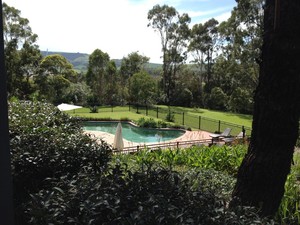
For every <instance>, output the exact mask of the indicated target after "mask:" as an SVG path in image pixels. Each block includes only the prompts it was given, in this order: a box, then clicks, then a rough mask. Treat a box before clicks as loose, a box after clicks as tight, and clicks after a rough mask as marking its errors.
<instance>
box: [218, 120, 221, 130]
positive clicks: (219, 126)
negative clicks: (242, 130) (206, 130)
mask: <svg viewBox="0 0 300 225" xmlns="http://www.w3.org/2000/svg"><path fill="white" fill-rule="evenodd" d="M218 132H219V133H220V132H221V120H219V128H218Z"/></svg>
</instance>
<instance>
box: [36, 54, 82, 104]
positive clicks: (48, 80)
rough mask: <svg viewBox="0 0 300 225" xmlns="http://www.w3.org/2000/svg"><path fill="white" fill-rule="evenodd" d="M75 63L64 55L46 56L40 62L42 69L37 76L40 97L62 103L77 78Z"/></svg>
mask: <svg viewBox="0 0 300 225" xmlns="http://www.w3.org/2000/svg"><path fill="white" fill-rule="evenodd" d="M76 76H77V74H76V72H75V70H74V68H73V65H72V64H71V63H70V62H68V60H67V59H66V58H65V57H63V56H62V55H58V54H55V55H49V56H46V57H45V58H44V59H43V60H42V61H41V63H40V71H39V74H38V75H37V76H35V82H36V84H37V85H38V89H39V94H40V98H46V99H47V100H49V101H50V102H52V103H56V104H57V103H61V102H62V100H63V96H64V94H65V90H66V89H67V88H68V87H69V86H70V84H71V83H72V81H75V80H76Z"/></svg>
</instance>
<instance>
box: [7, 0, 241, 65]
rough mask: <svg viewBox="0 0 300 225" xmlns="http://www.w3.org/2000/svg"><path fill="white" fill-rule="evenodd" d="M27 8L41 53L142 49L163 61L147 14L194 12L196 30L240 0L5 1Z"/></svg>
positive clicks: (120, 53)
mask: <svg viewBox="0 0 300 225" xmlns="http://www.w3.org/2000/svg"><path fill="white" fill-rule="evenodd" d="M3 2H5V3H7V4H8V5H9V6H13V7H15V8H17V9H19V10H21V16H22V17H25V18H27V19H29V22H30V26H31V28H32V30H33V32H34V33H36V34H37V35H38V36H39V38H38V42H37V44H38V45H39V46H40V49H41V50H48V51H65V52H81V53H88V54H91V53H92V52H93V51H94V50H95V49H97V48H98V49H100V50H102V51H103V52H107V53H108V54H109V55H110V58H111V59H121V58H122V57H124V56H127V55H128V54H129V53H131V52H134V51H139V53H140V54H142V55H145V56H147V57H150V62H155V63H161V61H162V60H161V46H160V38H159V35H158V34H157V33H156V32H154V30H153V29H152V28H149V27H147V24H148V20H147V13H148V11H149V10H150V9H152V7H153V6H154V5H156V4H159V5H163V4H166V5H169V6H173V7H175V8H176V10H177V11H178V12H179V13H181V14H182V13H188V14H189V16H190V17H191V19H192V21H191V26H192V25H193V24H196V23H204V22H205V21H207V20H209V19H211V18H215V19H217V20H218V21H224V20H226V19H227V18H228V17H229V16H230V12H231V10H232V9H233V7H234V6H236V2H235V0H85V1H83V0H26V1H25V0H4V1H3Z"/></svg>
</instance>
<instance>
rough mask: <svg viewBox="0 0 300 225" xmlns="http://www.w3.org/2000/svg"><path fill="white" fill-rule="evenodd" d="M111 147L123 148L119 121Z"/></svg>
mask: <svg viewBox="0 0 300 225" xmlns="http://www.w3.org/2000/svg"><path fill="white" fill-rule="evenodd" d="M113 148H114V149H117V150H119V151H120V150H122V149H123V148H124V142H123V137H122V125H121V123H118V126H117V130H116V134H115V138H114V144H113Z"/></svg>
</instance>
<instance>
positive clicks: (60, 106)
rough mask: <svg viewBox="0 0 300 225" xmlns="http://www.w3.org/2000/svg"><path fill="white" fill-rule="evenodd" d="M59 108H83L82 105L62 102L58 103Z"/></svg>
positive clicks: (62, 109)
mask: <svg viewBox="0 0 300 225" xmlns="http://www.w3.org/2000/svg"><path fill="white" fill-rule="evenodd" d="M57 108H58V109H59V110H60V111H67V110H75V109H80V108H82V106H78V105H71V104H66V103H62V104H60V105H58V106H57Z"/></svg>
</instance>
